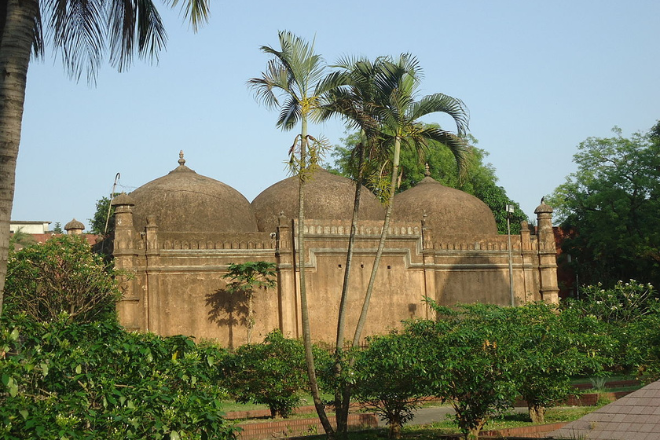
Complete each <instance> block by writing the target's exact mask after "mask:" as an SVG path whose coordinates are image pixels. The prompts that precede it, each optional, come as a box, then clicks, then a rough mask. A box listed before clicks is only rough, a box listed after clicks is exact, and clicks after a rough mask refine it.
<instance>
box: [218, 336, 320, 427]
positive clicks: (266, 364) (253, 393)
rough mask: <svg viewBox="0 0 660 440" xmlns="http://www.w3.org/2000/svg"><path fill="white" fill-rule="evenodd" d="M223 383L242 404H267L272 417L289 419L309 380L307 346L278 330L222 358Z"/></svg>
mask: <svg viewBox="0 0 660 440" xmlns="http://www.w3.org/2000/svg"><path fill="white" fill-rule="evenodd" d="M221 368H222V372H223V376H224V379H223V381H224V383H225V384H226V387H227V389H228V390H229V392H230V394H231V395H232V396H233V397H234V398H235V399H236V401H237V402H241V403H248V402H252V403H258V404H263V405H268V408H269V409H270V413H271V416H272V417H278V416H279V417H284V418H288V417H289V416H290V415H291V414H292V413H293V410H294V409H295V408H296V407H297V406H299V405H300V401H301V397H300V394H301V391H302V390H303V389H305V385H306V383H307V372H306V367H305V348H304V347H303V344H301V343H300V341H297V340H295V339H286V338H285V337H284V336H282V333H280V332H279V331H278V330H275V331H274V332H272V333H270V334H268V336H266V338H265V339H264V341H263V343H261V344H247V345H243V346H241V347H239V348H238V349H237V350H236V352H235V353H233V354H230V355H229V356H227V357H226V358H225V359H224V360H223V361H222V366H221Z"/></svg>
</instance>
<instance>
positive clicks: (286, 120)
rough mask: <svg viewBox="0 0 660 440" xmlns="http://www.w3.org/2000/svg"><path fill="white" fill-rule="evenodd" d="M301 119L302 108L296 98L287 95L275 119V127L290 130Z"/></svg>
mask: <svg viewBox="0 0 660 440" xmlns="http://www.w3.org/2000/svg"><path fill="white" fill-rule="evenodd" d="M301 118H302V107H301V105H300V102H299V101H298V99H297V97H296V96H294V95H289V97H288V98H287V100H286V102H285V103H284V105H282V109H281V110H280V116H279V118H278V119H277V126H278V127H280V128H282V129H284V130H291V129H292V128H293V127H295V125H296V124H297V123H298V121H299V120H300V119H301Z"/></svg>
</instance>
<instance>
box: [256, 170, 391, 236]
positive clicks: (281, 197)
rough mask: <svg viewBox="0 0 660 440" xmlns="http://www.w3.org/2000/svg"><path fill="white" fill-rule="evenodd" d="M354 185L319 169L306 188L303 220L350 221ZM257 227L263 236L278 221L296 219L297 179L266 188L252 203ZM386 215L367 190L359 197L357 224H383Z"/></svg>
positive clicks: (286, 180)
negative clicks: (373, 222)
mask: <svg viewBox="0 0 660 440" xmlns="http://www.w3.org/2000/svg"><path fill="white" fill-rule="evenodd" d="M354 200H355V183H353V181H352V180H351V179H348V178H346V177H341V176H337V175H335V174H332V173H329V172H327V171H326V170H324V169H318V170H317V171H316V172H314V174H313V175H312V177H311V178H310V179H309V180H308V181H307V182H306V184H305V217H306V218H309V219H315V220H330V219H341V220H349V221H350V220H351V218H352V216H353V201H354ZM252 207H253V208H254V214H255V216H256V218H257V225H258V227H259V230H260V231H262V232H272V231H275V230H276V229H277V225H278V217H279V216H280V213H283V214H284V216H285V217H286V218H297V217H298V177H296V176H293V177H289V178H287V179H284V180H281V181H279V182H277V183H276V184H274V185H272V186H270V187H268V188H266V189H265V190H264V191H263V192H262V193H261V194H259V195H258V196H257V197H256V198H255V199H254V200H253V201H252ZM384 216H385V211H384V209H383V207H382V206H381V204H380V202H379V201H378V198H377V197H376V196H375V195H374V194H373V193H372V192H371V191H369V190H368V189H367V188H366V187H364V186H363V187H362V192H361V196H360V211H359V219H360V220H382V219H383V217H384Z"/></svg>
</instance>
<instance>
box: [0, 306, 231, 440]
mask: <svg viewBox="0 0 660 440" xmlns="http://www.w3.org/2000/svg"><path fill="white" fill-rule="evenodd" d="M3 324H4V325H3V327H2V328H1V329H0V377H1V379H2V380H1V382H0V432H1V433H2V434H1V435H0V437H2V438H6V439H24V438H40V439H64V438H67V439H86V440H87V439H90V440H91V439H104V440H105V439H122V440H123V439H144V438H153V439H170V440H175V439H210V438H232V437H233V431H232V428H231V426H230V425H229V424H228V423H227V422H226V421H225V420H224V419H223V418H222V412H221V400H222V398H224V397H225V395H226V394H225V392H224V391H223V389H222V388H220V387H218V385H217V382H218V380H219V377H218V375H217V372H218V369H217V363H218V361H219V359H220V358H221V357H222V356H223V351H222V350H219V349H217V348H215V347H213V346H210V345H209V346H199V345H195V343H194V342H193V341H192V340H191V339H189V338H186V337H182V336H177V337H170V338H162V337H158V336H155V335H152V334H139V333H128V332H126V331H125V330H124V329H122V328H121V327H120V326H119V325H118V324H116V323H115V322H113V321H112V320H106V321H103V322H92V323H77V322H73V323H72V322H70V321H69V319H68V317H67V316H63V317H62V318H61V319H57V320H54V321H52V322H44V323H35V322H33V321H32V320H30V319H26V318H25V317H20V316H19V317H17V318H16V319H15V320H13V321H12V322H6V321H5V322H4V323H3Z"/></svg>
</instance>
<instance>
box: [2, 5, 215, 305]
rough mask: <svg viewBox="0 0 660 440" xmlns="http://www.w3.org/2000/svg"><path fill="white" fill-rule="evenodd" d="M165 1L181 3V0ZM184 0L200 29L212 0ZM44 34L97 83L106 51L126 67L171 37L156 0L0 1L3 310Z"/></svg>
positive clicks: (74, 68) (76, 71) (73, 69)
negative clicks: (26, 122) (32, 70)
mask: <svg viewBox="0 0 660 440" xmlns="http://www.w3.org/2000/svg"><path fill="white" fill-rule="evenodd" d="M165 3H166V4H168V5H170V6H176V5H177V4H178V3H179V1H178V0H165ZM181 3H182V4H183V6H184V11H185V16H186V18H187V19H189V20H190V21H191V23H192V25H193V28H194V29H197V26H198V25H199V24H200V23H201V22H203V21H204V20H205V19H206V17H207V14H208V4H209V0H185V1H183V2H181ZM42 18H44V20H42ZM42 30H43V31H44V33H43V34H42ZM44 35H45V36H46V37H48V39H49V41H46V42H50V43H51V45H52V46H53V48H54V49H55V51H56V52H57V53H58V54H59V55H60V56H61V57H62V60H63V62H64V66H65V69H66V70H67V71H68V73H69V74H70V76H71V77H72V78H76V79H78V78H80V76H81V74H82V72H83V71H84V70H86V71H87V73H88V80H89V81H91V82H93V81H94V78H95V74H96V71H97V70H98V68H99V66H100V65H101V62H102V61H103V58H104V56H105V55H106V53H108V52H109V58H110V62H111V63H112V64H113V65H115V66H116V67H117V68H118V69H119V70H124V69H125V68H127V67H128V65H129V64H130V63H131V60H132V58H133V55H134V54H138V55H139V56H140V57H142V58H147V57H150V56H152V55H154V54H156V53H158V52H159V51H160V49H161V48H162V47H163V46H164V44H165V38H166V36H165V29H164V28H163V24H162V22H161V19H160V15H159V14H158V11H157V10H156V7H155V5H154V4H153V2H152V1H151V0H141V1H136V2H127V1H122V0H63V1H57V2H54V1H39V0H7V1H4V2H2V4H1V5H0V72H3V74H2V75H0V208H1V209H0V315H1V314H2V298H3V296H2V292H4V284H5V275H6V273H7V258H8V251H9V248H8V246H9V222H10V219H11V210H12V205H13V200H14V185H15V180H16V159H17V157H18V148H19V144H20V138H21V126H22V117H23V108H24V103H25V87H26V80H27V72H28V66H29V64H30V58H31V56H32V55H34V56H42V55H43V53H44V46H45V44H44V43H45V41H44V38H43V36H44Z"/></svg>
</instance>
